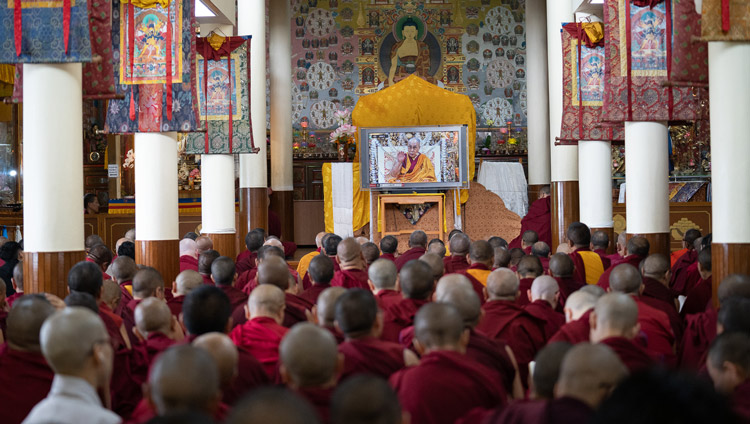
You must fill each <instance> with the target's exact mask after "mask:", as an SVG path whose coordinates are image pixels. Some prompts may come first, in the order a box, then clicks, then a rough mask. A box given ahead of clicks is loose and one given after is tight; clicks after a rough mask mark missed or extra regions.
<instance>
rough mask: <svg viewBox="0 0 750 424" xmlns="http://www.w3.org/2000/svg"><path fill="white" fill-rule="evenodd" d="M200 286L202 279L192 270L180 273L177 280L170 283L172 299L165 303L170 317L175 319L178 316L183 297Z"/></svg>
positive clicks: (180, 311)
mask: <svg viewBox="0 0 750 424" xmlns="http://www.w3.org/2000/svg"><path fill="white" fill-rule="evenodd" d="M202 284H203V277H202V276H201V275H200V274H199V273H197V272H195V271H193V270H192V269H188V270H185V271H182V272H181V273H180V274H179V275H177V278H176V279H175V280H174V282H172V298H171V299H169V300H168V301H167V306H168V307H169V310H170V311H171V312H172V315H174V316H175V317H179V316H180V314H181V313H182V303H183V302H184V301H185V296H187V295H188V293H190V292H191V291H193V290H195V289H197V288H198V287H200V286H201V285H202Z"/></svg>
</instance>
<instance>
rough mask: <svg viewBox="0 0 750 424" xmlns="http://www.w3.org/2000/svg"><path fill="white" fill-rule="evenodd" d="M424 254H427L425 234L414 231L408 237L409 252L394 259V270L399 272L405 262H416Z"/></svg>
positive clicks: (420, 231)
mask: <svg viewBox="0 0 750 424" xmlns="http://www.w3.org/2000/svg"><path fill="white" fill-rule="evenodd" d="M425 253H427V234H426V233H425V232H424V231H422V230H417V231H414V232H413V233H411V235H410V236H409V250H407V251H406V252H404V253H403V254H401V255H399V257H398V258H396V261H395V262H396V269H398V270H399V272H400V271H401V268H403V267H404V265H406V263H407V262H409V261H413V260H417V259H419V258H420V257H421V256H422V255H424V254H425Z"/></svg>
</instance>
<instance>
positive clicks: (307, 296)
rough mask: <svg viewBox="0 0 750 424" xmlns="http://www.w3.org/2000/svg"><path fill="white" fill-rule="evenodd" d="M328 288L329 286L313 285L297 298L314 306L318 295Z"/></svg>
mask: <svg viewBox="0 0 750 424" xmlns="http://www.w3.org/2000/svg"><path fill="white" fill-rule="evenodd" d="M305 275H307V274H305ZM329 287H331V285H330V284H313V286H312V287H310V288H309V289H307V290H305V291H303V292H302V293H300V294H299V297H301V298H302V299H304V300H306V301H308V302H310V303H311V304H313V305H314V304H316V303H318V297H319V296H320V294H321V293H323V291H324V290H325V289H327V288H329Z"/></svg>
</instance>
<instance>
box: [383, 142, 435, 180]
mask: <svg viewBox="0 0 750 424" xmlns="http://www.w3.org/2000/svg"><path fill="white" fill-rule="evenodd" d="M406 144H407V153H404V152H398V157H397V158H396V159H397V161H396V164H395V165H394V166H393V169H391V170H390V172H389V173H388V176H389V177H390V178H389V179H388V182H390V183H430V182H435V181H437V180H436V178H435V167H434V166H433V165H432V161H430V159H429V158H428V157H427V156H425V155H423V154H422V153H419V145H420V142H419V140H418V139H417V138H416V137H412V138H410V139H409V141H408V142H407V143H406Z"/></svg>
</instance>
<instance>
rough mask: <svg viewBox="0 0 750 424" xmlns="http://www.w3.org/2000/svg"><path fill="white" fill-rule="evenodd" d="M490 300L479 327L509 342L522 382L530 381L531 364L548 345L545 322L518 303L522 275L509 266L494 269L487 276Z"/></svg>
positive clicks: (492, 336)
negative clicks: (519, 277) (545, 345)
mask: <svg viewBox="0 0 750 424" xmlns="http://www.w3.org/2000/svg"><path fill="white" fill-rule="evenodd" d="M486 290H487V303H485V304H484V305H483V306H482V310H483V311H484V316H483V317H482V320H481V321H480V322H479V325H478V326H477V330H479V331H481V332H482V333H484V334H486V335H487V336H489V337H490V338H492V339H495V340H502V341H505V342H506V343H508V345H509V346H510V348H511V349H512V350H513V354H514V355H515V357H516V360H517V361H518V368H519V375H520V377H521V383H522V384H524V385H525V384H527V382H528V379H527V375H528V364H529V362H531V361H533V360H534V356H535V355H536V353H537V352H538V351H539V349H541V348H542V347H543V346H544V343H545V341H546V340H545V338H544V324H545V323H544V322H540V321H538V320H537V319H536V318H534V317H532V316H531V315H529V314H528V313H527V312H525V311H524V310H523V307H522V306H521V305H520V304H519V303H518V297H519V296H520V295H521V293H520V291H519V281H518V276H517V275H516V274H515V273H513V271H511V270H509V269H507V268H500V269H497V270H495V271H492V273H491V274H490V276H489V278H487V288H486Z"/></svg>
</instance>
